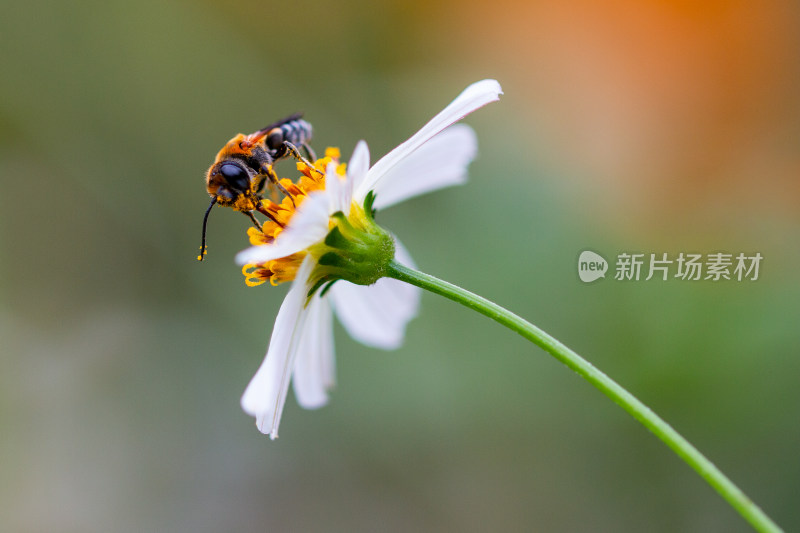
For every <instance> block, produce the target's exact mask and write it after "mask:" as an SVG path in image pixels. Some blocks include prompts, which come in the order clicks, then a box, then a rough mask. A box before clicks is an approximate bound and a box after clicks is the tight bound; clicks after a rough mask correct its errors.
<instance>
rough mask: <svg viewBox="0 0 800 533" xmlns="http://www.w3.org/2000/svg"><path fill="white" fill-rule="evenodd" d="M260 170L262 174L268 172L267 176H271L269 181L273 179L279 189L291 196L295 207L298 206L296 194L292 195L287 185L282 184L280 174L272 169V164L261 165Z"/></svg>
mask: <svg viewBox="0 0 800 533" xmlns="http://www.w3.org/2000/svg"><path fill="white" fill-rule="evenodd" d="M260 172H261V173H262V174H266V175H267V177H268V178H269V181H271V182H272V184H273V185H275V187H277V188H278V190H279V191H281V192H282V193H283V194H285V195H286V196H288V197H289V199H290V200H291V201H292V205H294V206H295V207H296V206H297V204H296V203H295V202H294V196H292V193H290V192H289V191H287V190H286V187H284V186H283V185H281V182H280V180H279V179H278V175H277V174H275V171H274V170H273V169H272V165H267V164H263V165H261V169H260Z"/></svg>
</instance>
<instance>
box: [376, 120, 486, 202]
mask: <svg viewBox="0 0 800 533" xmlns="http://www.w3.org/2000/svg"><path fill="white" fill-rule="evenodd" d="M477 151H478V139H477V137H476V136H475V132H474V131H473V129H472V128H470V127H469V126H467V125H466V124H456V125H454V126H450V127H449V128H447V129H446V130H444V131H443V132H441V133H439V134H438V135H436V136H435V137H434V138H432V139H431V140H430V141H428V142H427V143H425V144H424V145H422V146H420V147H419V149H417V151H416V152H414V153H412V154H410V155H409V156H408V157H406V158H405V159H403V160H402V161H400V162H398V163H397V165H395V166H394V167H392V168H391V169H389V170H388V171H387V172H386V174H385V175H384V178H383V179H382V180H381V181H379V182H378V183H377V184H376V186H375V189H374V191H375V203H374V204H373V205H374V207H375V208H376V209H383V208H386V207H389V206H391V205H394V204H396V203H399V202H402V201H403V200H407V199H408V198H412V197H414V196H419V195H420V194H425V193H428V192H431V191H435V190H436V189H441V188H444V187H450V186H453V185H461V184H462V183H464V182H466V181H467V166H468V165H469V164H470V162H472V160H473V159H474V158H475V154H476V153H477Z"/></svg>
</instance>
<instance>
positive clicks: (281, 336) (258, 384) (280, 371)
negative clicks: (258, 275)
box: [241, 256, 315, 439]
mask: <svg viewBox="0 0 800 533" xmlns="http://www.w3.org/2000/svg"><path fill="white" fill-rule="evenodd" d="M314 264H315V263H314V260H313V259H312V258H311V257H310V256H309V257H306V259H305V260H303V264H302V265H300V268H299V269H298V271H297V276H296V277H295V279H294V282H292V288H291V289H289V293H288V294H287V295H286V298H285V299H284V300H283V304H281V308H280V310H279V311H278V316H277V318H276V319H275V326H274V327H273V328H272V337H271V338H270V341H269V348H268V350H267V356H266V357H265V358H264V362H263V363H261V366H260V367H259V369H258V371H257V372H256V374H255V376H253V379H251V380H250V383H249V384H248V385H247V388H246V389H245V391H244V394H243V395H242V400H241V404H242V409H244V411H245V412H246V413H247V414H249V415H251V416H254V417H256V427H258V430H259V431H260V432H261V433H269V435H270V437H271V438H273V439H274V438H276V437H277V436H278V425H279V424H280V421H281V413H282V412H283V405H284V403H285V402H286V393H287V391H288V390H289V380H290V379H291V374H292V368H293V365H294V361H293V360H292V359H293V357H294V354H295V353H296V352H297V345H298V336H297V332H298V330H301V329H302V328H303V324H304V322H305V318H306V313H305V310H304V309H303V304H304V303H305V301H306V293H307V292H308V288H307V287H306V284H307V281H308V276H309V274H310V273H311V270H312V268H313V266H314Z"/></svg>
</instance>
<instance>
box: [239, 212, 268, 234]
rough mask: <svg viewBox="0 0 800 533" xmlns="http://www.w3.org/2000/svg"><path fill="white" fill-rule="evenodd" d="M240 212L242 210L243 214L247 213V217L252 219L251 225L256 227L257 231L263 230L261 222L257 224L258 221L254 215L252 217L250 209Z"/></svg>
mask: <svg viewBox="0 0 800 533" xmlns="http://www.w3.org/2000/svg"><path fill="white" fill-rule="evenodd" d="M242 212H243V213H244V214H245V215H247V216H248V217H250V220H252V221H253V225H254V226H255V227H256V228H258V231H264V229H263V228H262V227H261V224H259V223H258V220H256V217H254V216H253V212H252V211H242Z"/></svg>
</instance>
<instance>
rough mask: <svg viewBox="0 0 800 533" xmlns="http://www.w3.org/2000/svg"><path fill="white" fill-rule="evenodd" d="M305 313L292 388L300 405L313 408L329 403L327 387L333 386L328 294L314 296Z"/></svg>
mask: <svg viewBox="0 0 800 533" xmlns="http://www.w3.org/2000/svg"><path fill="white" fill-rule="evenodd" d="M306 313H307V314H308V318H307V319H306V322H305V325H304V327H303V330H302V331H301V332H300V333H299V335H300V342H299V344H298V348H297V357H296V358H295V360H294V375H293V376H292V387H293V388H294V393H295V396H296V397H297V403H298V404H300V406H301V407H304V408H306V409H316V408H318V407H322V406H323V405H325V404H326V403H328V394H327V390H328V389H329V388H330V387H332V386H333V374H332V370H333V358H334V355H333V322H332V315H333V313H332V311H331V305H330V302H329V301H328V298H327V296H325V297H323V298H320V297H319V296H314V297H313V298H312V299H311V302H309V304H308V307H307V309H306Z"/></svg>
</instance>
